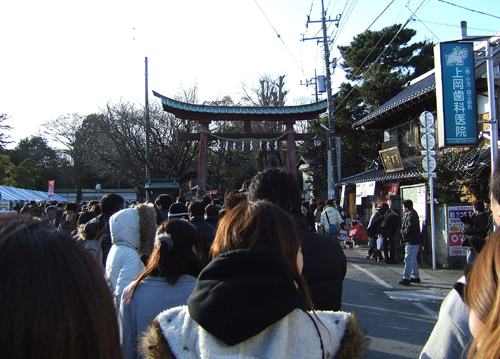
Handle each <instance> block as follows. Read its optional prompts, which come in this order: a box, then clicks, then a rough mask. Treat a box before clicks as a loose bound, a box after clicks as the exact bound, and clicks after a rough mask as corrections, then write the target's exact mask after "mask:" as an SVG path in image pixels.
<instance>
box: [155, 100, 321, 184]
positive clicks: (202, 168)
mask: <svg viewBox="0 0 500 359" xmlns="http://www.w3.org/2000/svg"><path fill="white" fill-rule="evenodd" d="M153 94H154V95H155V96H156V97H158V98H160V99H161V103H162V105H163V110H165V111H166V112H169V113H172V114H174V115H175V116H176V117H177V118H180V119H184V120H196V121H198V123H199V124H200V126H201V131H200V133H188V134H179V139H180V140H199V141H200V149H199V159H198V188H199V190H200V191H202V192H203V193H205V192H206V189H207V170H208V163H207V155H208V141H209V140H213V139H216V138H217V137H215V136H212V135H211V134H210V130H209V128H208V126H209V124H210V122H211V121H243V123H244V126H243V128H244V133H243V134H233V133H232V134H230V135H229V134H228V135H226V136H228V137H231V138H232V139H242V140H243V139H252V140H259V139H266V138H267V137H269V134H268V133H253V132H252V126H251V123H252V121H282V122H283V123H284V124H285V125H286V127H285V131H286V132H285V133H276V134H274V135H275V136H276V138H278V139H284V138H286V141H287V146H286V149H287V164H288V171H289V172H291V173H293V175H294V176H297V168H296V156H295V141H308V140H312V138H313V136H314V134H310V133H307V134H305V133H304V134H297V133H295V131H294V129H293V125H294V124H295V121H297V120H311V119H317V118H318V116H319V115H320V114H321V113H323V112H325V111H326V109H327V107H328V101H327V100H323V101H319V102H315V103H311V104H308V105H300V106H265V107H249V106H207V105H195V104H190V103H186V102H180V101H177V100H174V99H171V98H168V97H165V96H162V95H160V94H159V93H157V92H155V91H153ZM224 136H225V135H224V134H219V135H218V137H224Z"/></svg>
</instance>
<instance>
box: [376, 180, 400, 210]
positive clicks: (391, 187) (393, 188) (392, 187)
mask: <svg viewBox="0 0 500 359" xmlns="http://www.w3.org/2000/svg"><path fill="white" fill-rule="evenodd" d="M398 189H399V183H388V184H384V187H383V189H382V198H380V205H382V204H384V203H388V201H389V199H390V198H391V196H396V195H397V194H398Z"/></svg>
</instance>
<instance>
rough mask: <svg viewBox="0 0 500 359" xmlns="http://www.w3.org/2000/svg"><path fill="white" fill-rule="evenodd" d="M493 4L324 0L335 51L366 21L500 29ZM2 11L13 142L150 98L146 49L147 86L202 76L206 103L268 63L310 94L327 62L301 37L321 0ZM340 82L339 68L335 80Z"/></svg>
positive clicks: (165, 86)
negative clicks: (61, 120) (56, 123)
mask: <svg viewBox="0 0 500 359" xmlns="http://www.w3.org/2000/svg"><path fill="white" fill-rule="evenodd" d="M449 3H453V4H455V5H458V6H454V5H451V4H449ZM497 3H498V1H497V0H477V1H474V2H471V1H469V0H450V1H442V0H418V1H417V0H376V1H375V0H357V1H356V0H349V1H346V0H325V8H326V12H327V14H328V16H330V17H331V18H332V19H333V18H335V17H336V16H337V15H339V14H342V17H341V21H340V23H339V27H338V28H335V26H334V25H332V26H331V28H330V31H329V33H330V34H331V35H332V36H334V37H335V42H334V44H333V47H332V57H338V56H339V51H338V50H337V46H339V45H348V44H349V42H350V41H352V39H353V37H354V36H355V35H357V34H359V33H362V32H363V31H365V30H366V29H367V28H368V27H369V26H370V25H371V27H370V30H374V31H377V30H380V29H382V28H383V27H385V26H389V25H392V24H395V23H405V22H406V21H407V20H408V19H409V18H410V17H412V15H413V20H412V21H410V23H409V24H408V26H407V27H410V28H413V29H415V30H417V36H416V37H415V40H416V41H420V40H424V39H428V40H431V41H434V42H439V41H447V40H453V39H456V38H458V37H459V35H460V32H459V23H460V21H461V20H466V21H467V22H468V27H469V35H471V36H473V35H493V34H495V33H497V32H500V8H499V7H498V5H497ZM459 6H462V7H465V8H468V9H472V10H474V11H469V10H466V9H463V8H460V7H459ZM386 7H387V9H386V10H385V11H384V9H385V8H386ZM480 12H483V13H487V14H491V15H493V16H487V15H484V14H481V13H480ZM0 13H1V14H2V21H1V22H0V46H1V49H2V56H1V66H0V113H6V114H8V115H9V116H10V120H9V122H8V124H9V125H11V126H12V127H14V131H11V132H10V135H11V137H12V139H13V140H14V141H15V142H16V143H17V141H18V140H19V139H20V138H23V137H28V136H30V135H34V134H36V133H37V131H38V126H39V125H40V124H42V123H44V122H47V121H50V120H52V119H55V118H57V117H59V116H62V115H66V114H70V113H80V114H81V115H86V114H90V113H92V112H96V111H98V110H99V109H100V108H103V107H104V106H105V105H106V103H107V102H108V101H111V102H114V103H115V102H118V101H120V99H122V100H124V101H130V102H134V103H137V104H138V105H142V104H143V103H144V58H145V57H146V56H147V57H148V59H149V89H150V90H155V91H157V92H159V93H161V94H163V95H165V96H172V97H173V96H175V95H176V94H177V93H178V92H179V90H180V89H181V87H191V86H193V85H194V84H195V83H196V84H197V86H198V95H199V100H200V102H203V101H205V100H206V101H211V100H215V99H217V98H221V97H223V96H225V95H229V96H231V97H232V98H233V100H235V101H238V100H239V98H240V97H241V96H242V91H241V83H242V82H246V83H248V84H251V83H254V82H256V81H257V79H258V78H259V75H260V74H270V75H273V76H276V75H280V74H286V75H287V77H286V82H287V89H288V90H289V95H288V101H289V102H288V104H293V103H297V102H302V101H305V100H307V99H308V97H312V93H313V89H312V87H309V88H306V87H305V86H301V85H300V81H301V80H302V81H303V82H304V81H305V80H306V79H310V78H312V77H314V71H315V70H316V71H317V74H318V75H321V74H323V73H324V60H323V57H322V55H323V49H322V46H321V44H320V45H318V44H317V42H316V41H314V40H312V41H300V40H301V39H302V34H304V36H305V37H314V36H317V35H316V34H317V32H318V31H319V30H320V25H319V24H315V23H311V24H309V27H308V29H306V27H305V23H306V16H307V15H308V14H310V18H311V20H319V19H320V16H321V2H320V1H319V0H314V1H312V0H310V1H304V0H238V1H235V0H214V1H206V0H191V1H173V0H161V1H160V0H145V1H141V2H139V1H129V0H123V1H116V0H107V1H102V0H100V1H95V0H89V1H86V2H79V3H76V2H73V1H67V0H66V1H59V0H47V1H44V2H40V1H35V0H27V1H9V2H7V1H4V2H3V3H2V4H1V5H0ZM372 23H373V24H372ZM334 28H335V31H334ZM277 34H279V35H280V37H279V38H278V36H277ZM342 81H343V74H342V71H341V70H340V69H338V68H337V70H336V72H335V75H334V78H333V87H334V91H335V88H337V87H338V86H339V85H340V83H341V82H342ZM150 101H157V99H156V98H154V97H153V96H152V95H150Z"/></svg>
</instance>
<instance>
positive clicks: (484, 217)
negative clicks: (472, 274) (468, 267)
mask: <svg viewBox="0 0 500 359" xmlns="http://www.w3.org/2000/svg"><path fill="white" fill-rule="evenodd" d="M472 206H473V207H474V214H473V215H472V217H470V216H469V215H468V214H467V215H465V216H463V217H461V218H460V220H461V221H462V223H463V228H462V233H463V234H464V237H465V240H464V243H463V246H465V247H469V248H467V263H468V264H472V262H474V259H475V258H476V255H477V253H476V252H475V251H474V249H473V248H474V245H473V244H472V240H474V241H480V242H482V244H484V240H485V238H486V235H487V234H488V224H489V217H490V216H489V214H488V213H487V212H485V210H484V202H483V201H481V200H476V201H474V202H473V204H472ZM473 238H474V239H473ZM470 246H471V247H470Z"/></svg>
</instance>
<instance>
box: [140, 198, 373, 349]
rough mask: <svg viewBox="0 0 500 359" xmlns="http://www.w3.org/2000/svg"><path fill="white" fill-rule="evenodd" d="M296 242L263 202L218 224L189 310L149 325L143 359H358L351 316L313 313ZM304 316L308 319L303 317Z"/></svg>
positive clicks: (288, 220) (286, 220)
mask: <svg viewBox="0 0 500 359" xmlns="http://www.w3.org/2000/svg"><path fill="white" fill-rule="evenodd" d="M301 243H302V235H301V231H300V228H298V225H297V224H296V223H295V221H294V220H293V218H292V217H291V216H290V215H289V214H288V213H286V212H285V211H283V210H282V209H280V208H279V207H277V206H275V205H274V204H271V203H269V202H265V201H259V202H254V203H248V204H247V203H241V204H239V205H238V206H236V207H235V208H234V209H232V210H231V211H229V212H228V213H226V215H225V216H224V217H223V218H222V219H221V222H220V223H219V227H218V229H217V234H216V237H215V240H214V242H213V244H212V247H211V255H212V258H213V260H212V262H210V264H208V265H207V266H206V267H205V269H204V270H203V271H202V272H201V273H200V275H199V277H198V280H197V283H196V288H195V290H194V291H193V293H192V294H191V296H190V297H189V300H188V305H187V306H181V307H177V308H172V309H170V310H167V311H165V312H162V313H161V314H160V315H159V316H157V317H156V319H155V321H154V323H153V325H152V326H151V327H150V330H149V332H148V333H147V334H146V335H145V337H144V338H143V339H142V341H141V352H142V353H143V354H144V355H145V356H146V357H147V358H187V357H190V358H192V357H222V356H226V357H235V358H240V357H245V358H247V357H255V358H306V357H307V358H320V357H322V358H328V357H335V358H360V357H362V355H363V354H364V353H363V352H364V350H365V348H366V345H367V339H366V338H365V336H364V334H363V333H360V331H359V328H358V326H357V323H356V318H355V316H354V315H353V314H350V313H345V312H314V308H313V305H312V301H311V298H310V296H309V293H308V289H307V284H306V282H305V281H304V279H303V277H302V275H301V271H302V266H303V262H302V253H301ZM308 310H309V311H308Z"/></svg>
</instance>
